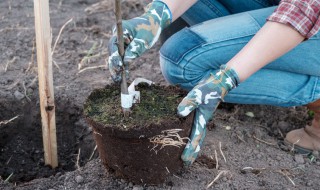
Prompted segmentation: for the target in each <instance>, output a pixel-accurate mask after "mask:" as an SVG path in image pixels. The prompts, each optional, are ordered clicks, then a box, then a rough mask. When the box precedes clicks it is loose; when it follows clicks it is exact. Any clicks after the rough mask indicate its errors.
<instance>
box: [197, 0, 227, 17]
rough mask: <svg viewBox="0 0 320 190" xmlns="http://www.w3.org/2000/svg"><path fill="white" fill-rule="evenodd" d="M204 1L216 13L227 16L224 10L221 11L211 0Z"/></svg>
mask: <svg viewBox="0 0 320 190" xmlns="http://www.w3.org/2000/svg"><path fill="white" fill-rule="evenodd" d="M202 2H203V3H204V4H205V5H207V6H208V7H209V8H210V9H211V10H212V11H213V12H214V13H216V14H217V15H219V16H225V15H224V14H222V12H220V10H219V9H218V8H217V7H216V6H215V5H214V4H212V3H211V2H210V1H207V0H202Z"/></svg>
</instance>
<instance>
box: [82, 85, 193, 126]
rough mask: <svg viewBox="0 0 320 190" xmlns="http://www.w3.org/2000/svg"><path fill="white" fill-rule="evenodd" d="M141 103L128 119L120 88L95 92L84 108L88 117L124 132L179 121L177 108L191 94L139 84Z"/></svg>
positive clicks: (171, 87) (133, 109) (171, 88)
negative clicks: (167, 121)
mask: <svg viewBox="0 0 320 190" xmlns="http://www.w3.org/2000/svg"><path fill="white" fill-rule="evenodd" d="M135 89H136V90H137V91H139V92H140V96H141V101H140V103H137V104H133V107H132V108H131V113H130V115H129V117H124V116H123V112H122V109H121V106H120V105H121V100H120V96H119V94H121V91H120V89H119V86H118V85H109V86H107V87H106V88H102V89H97V90H95V91H93V92H92V93H91V94H90V96H89V97H88V99H87V101H86V103H85V105H84V114H85V115H86V116H88V117H90V118H91V119H92V120H94V121H96V122H99V123H101V124H103V125H108V126H111V125H112V126H114V127H116V128H121V129H123V130H128V129H130V128H137V127H138V126H149V125H151V124H157V123H159V122H161V121H164V120H174V119H178V116H177V114H176V112H177V110H176V105H177V104H179V102H180V101H181V100H182V98H183V97H184V96H186V95H187V93H186V92H185V91H183V90H181V89H180V88H178V87H173V86H170V87H166V86H160V85H151V86H149V85H148V84H146V83H141V84H139V85H138V86H137V87H136V88H135Z"/></svg>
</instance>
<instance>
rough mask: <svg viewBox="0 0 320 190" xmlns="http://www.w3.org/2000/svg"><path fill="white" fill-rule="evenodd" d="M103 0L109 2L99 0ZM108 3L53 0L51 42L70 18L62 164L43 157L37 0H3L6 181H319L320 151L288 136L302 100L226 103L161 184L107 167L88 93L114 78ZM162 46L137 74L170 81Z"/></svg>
mask: <svg viewBox="0 0 320 190" xmlns="http://www.w3.org/2000/svg"><path fill="white" fill-rule="evenodd" d="M99 2H104V4H103V5H100V6H95V4H96V3H99ZM111 2H112V1H109V0H107V1H99V0H68V1H63V0H51V1H50V16H51V26H52V36H53V42H55V41H56V39H57V36H58V35H59V31H60V29H61V28H62V26H63V25H64V24H65V23H66V22H67V21H68V20H69V19H71V18H73V20H72V21H71V22H70V23H69V24H67V25H66V27H65V28H64V29H63V31H62V33H61V35H60V38H59V40H58V43H57V46H56V49H55V51H54V54H53V60H54V66H53V68H54V87H55V88H54V90H55V103H56V105H57V108H56V111H57V114H56V115H57V116H56V118H57V136H58V152H59V167H58V168H57V169H55V170H51V169H50V168H49V167H47V166H44V165H43V150H42V149H43V148H42V136H41V122H40V114H39V96H38V87H37V84H38V81H37V65H36V52H35V51H34V43H35V42H34V41H35V40H34V39H35V33H34V16H33V1H32V0H5V1H1V2H0V19H1V22H0V52H1V54H0V60H1V62H0V122H2V123H1V125H0V176H1V177H0V178H1V179H0V189H5V190H7V189H8V190H9V189H19V190H20V189H23V190H33V189H51V190H52V189H56V190H58V189H134V190H139V189H148V190H149V189H205V188H206V186H207V185H208V184H209V183H210V182H211V181H213V180H214V179H215V178H216V177H217V176H218V174H219V172H220V177H219V178H218V179H217V180H216V181H215V182H214V183H213V185H212V186H211V187H210V188H211V189H319V186H320V180H319V178H320V161H319V157H318V154H319V153H318V152H314V155H315V158H314V157H311V156H309V157H302V156H300V155H296V154H294V153H293V152H292V151H291V147H287V146H285V145H283V143H282V142H283V137H284V136H285V135H286V133H287V132H288V131H290V130H292V129H296V128H301V127H304V126H305V125H306V124H310V121H311V119H312V117H311V114H309V113H308V112H307V110H306V108H305V107H291V108H280V107H271V106H264V105H233V104H221V106H220V107H219V108H218V110H217V112H216V115H215V117H214V121H213V122H212V123H211V124H210V125H209V126H208V128H209V131H208V133H207V137H206V140H205V142H204V145H203V149H202V151H201V155H200V157H199V158H201V159H198V161H196V162H195V163H194V164H193V165H192V166H191V167H189V168H184V169H182V170H181V171H179V172H178V173H177V174H175V175H171V176H169V177H168V178H167V179H166V181H165V182H164V183H162V184H160V185H156V186H152V185H138V184H135V183H132V182H130V181H127V180H124V179H121V178H117V177H116V175H115V174H114V173H112V172H111V171H107V170H106V169H105V168H104V166H103V164H102V162H101V161H100V159H99V158H98V153H97V152H96V151H95V149H94V147H95V143H94V140H93V134H92V130H91V129H90V127H88V124H86V122H85V121H84V117H83V116H82V113H83V103H84V102H85V99H86V98H87V97H88V95H89V94H90V93H91V92H92V91H93V90H94V89H96V88H102V87H105V86H106V85H109V84H111V83H112V80H111V78H110V74H109V72H108V71H107V68H106V66H105V59H106V58H107V56H108V55H107V49H106V44H107V42H108V39H109V38H110V36H111V28H112V25H113V24H114V15H113V12H112V3H111ZM145 4H146V1H144V0H128V1H125V2H123V5H124V6H123V15H124V18H132V17H134V16H137V15H139V14H141V13H142V12H143V5H145ZM159 47H160V44H157V45H156V46H155V47H154V48H153V49H151V50H149V51H148V52H147V53H146V54H144V55H143V56H142V57H141V58H139V59H138V60H137V61H135V62H134V63H132V64H131V65H130V71H131V78H130V79H131V80H133V79H135V78H137V77H144V78H147V79H149V80H152V81H154V82H156V83H158V84H161V85H167V83H166V82H165V80H164V79H163V77H162V75H161V71H160V66H159V59H158V50H159ZM16 116H18V118H15V117H16ZM11 118H15V119H13V120H12V121H11V122H9V123H7V124H5V123H6V122H4V121H8V120H10V119H11ZM220 144H221V146H220ZM220 147H221V148H220ZM222 153H223V154H222ZM223 155H224V156H223ZM224 157H225V159H224ZM216 158H217V159H216ZM221 171H223V172H222V173H221Z"/></svg>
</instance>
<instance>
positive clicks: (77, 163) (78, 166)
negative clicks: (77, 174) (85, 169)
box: [76, 148, 81, 171]
mask: <svg viewBox="0 0 320 190" xmlns="http://www.w3.org/2000/svg"><path fill="white" fill-rule="evenodd" d="M80 153H81V149H80V148H79V151H78V156H77V162H76V166H77V168H78V170H79V171H80V170H81V169H80V165H79V160H80Z"/></svg>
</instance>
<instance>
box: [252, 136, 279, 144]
mask: <svg viewBox="0 0 320 190" xmlns="http://www.w3.org/2000/svg"><path fill="white" fill-rule="evenodd" d="M252 137H253V138H254V139H256V140H257V141H259V142H262V143H265V144H267V145H271V146H277V144H274V143H270V142H267V141H264V140H261V139H259V138H258V137H256V136H255V135H252Z"/></svg>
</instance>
